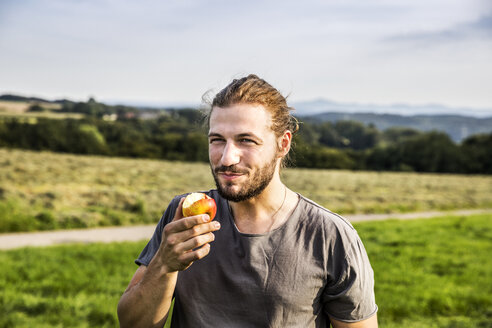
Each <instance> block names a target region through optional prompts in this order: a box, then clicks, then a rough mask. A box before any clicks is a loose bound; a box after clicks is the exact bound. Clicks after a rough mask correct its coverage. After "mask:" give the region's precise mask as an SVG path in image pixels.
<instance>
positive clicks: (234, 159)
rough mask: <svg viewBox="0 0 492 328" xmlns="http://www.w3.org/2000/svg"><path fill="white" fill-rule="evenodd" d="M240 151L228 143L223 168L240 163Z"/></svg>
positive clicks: (223, 156)
mask: <svg viewBox="0 0 492 328" xmlns="http://www.w3.org/2000/svg"><path fill="white" fill-rule="evenodd" d="M240 157H241V156H240V151H239V149H238V148H237V147H236V146H235V145H234V144H233V143H231V142H228V143H227V144H226V145H225V147H224V151H223V153H222V158H221V162H222V163H221V164H222V165H223V166H231V165H235V164H238V163H239V160H240Z"/></svg>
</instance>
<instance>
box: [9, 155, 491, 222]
mask: <svg viewBox="0 0 492 328" xmlns="http://www.w3.org/2000/svg"><path fill="white" fill-rule="evenodd" d="M282 175H283V180H284V181H285V183H286V184H287V185H288V186H289V187H290V188H292V189H293V190H295V191H298V192H300V193H301V194H303V195H304V196H306V197H308V198H310V199H312V200H314V201H316V202H318V203H319V204H321V205H323V206H325V207H326V208H329V209H331V210H332V211H335V212H338V213H341V214H347V213H389V212H413V211H425V210H449V209H462V208H492V176H467V175H449V174H448V175H444V174H417V173H378V172H351V171H334V170H307V169H286V170H284V172H283V173H282ZM210 188H214V183H213V179H212V177H211V174H210V169H209V167H208V165H207V164H205V163H180V162H166V161H158V160H146V159H123V158H110V157H96V156H77V155H68V154H54V153H48V152H41V153H38V152H29V151H20V150H6V149H0V232H6V231H31V230H46V229H58V228H83V227H95V226H109V225H128V224H137V223H150V222H156V221H157V220H158V219H159V218H160V216H161V213H162V212H163V211H164V210H165V208H166V206H167V204H168V202H169V201H170V200H171V199H172V198H173V197H174V196H175V195H178V194H182V193H186V192H190V191H196V190H208V189H210Z"/></svg>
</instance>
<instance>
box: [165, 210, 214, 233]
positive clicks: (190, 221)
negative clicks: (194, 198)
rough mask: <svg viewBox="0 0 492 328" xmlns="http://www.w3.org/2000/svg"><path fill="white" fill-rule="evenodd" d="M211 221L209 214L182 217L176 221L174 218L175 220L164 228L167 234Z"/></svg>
mask: <svg viewBox="0 0 492 328" xmlns="http://www.w3.org/2000/svg"><path fill="white" fill-rule="evenodd" d="M209 221H210V216H208V214H200V215H195V216H188V217H182V218H181V219H178V220H176V221H174V219H173V221H172V222H170V223H169V224H168V225H166V227H165V228H164V229H165V232H166V233H167V234H169V233H177V232H181V231H185V230H188V229H193V228H194V227H196V226H198V225H202V224H204V223H207V222H209Z"/></svg>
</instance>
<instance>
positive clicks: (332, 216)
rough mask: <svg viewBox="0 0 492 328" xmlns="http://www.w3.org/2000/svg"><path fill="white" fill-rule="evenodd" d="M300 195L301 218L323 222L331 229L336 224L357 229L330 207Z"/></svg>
mask: <svg viewBox="0 0 492 328" xmlns="http://www.w3.org/2000/svg"><path fill="white" fill-rule="evenodd" d="M298 195H299V205H298V206H299V213H300V219H301V220H306V221H308V222H311V223H317V224H323V225H325V226H326V227H328V228H329V229H331V228H333V227H334V226H335V227H337V228H339V229H343V230H353V231H355V229H354V227H353V226H352V224H351V223H350V222H349V221H348V220H347V219H346V218H344V217H343V216H341V215H340V214H337V213H335V212H332V211H330V210H329V209H327V208H325V207H323V206H321V205H320V204H318V203H316V202H315V201H313V200H311V199H309V198H307V197H305V196H303V195H301V194H298Z"/></svg>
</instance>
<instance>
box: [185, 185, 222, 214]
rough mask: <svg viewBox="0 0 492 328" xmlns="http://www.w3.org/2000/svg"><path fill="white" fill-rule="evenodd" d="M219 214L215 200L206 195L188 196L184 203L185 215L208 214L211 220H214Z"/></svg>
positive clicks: (194, 194)
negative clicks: (216, 214)
mask: <svg viewBox="0 0 492 328" xmlns="http://www.w3.org/2000/svg"><path fill="white" fill-rule="evenodd" d="M215 213H217V205H216V204H215V200H214V199H213V198H211V197H209V196H207V195H205V194H204V193H201V192H194V193H191V194H189V195H188V196H186V198H185V200H184V202H183V215H184V216H194V215H199V214H208V216H210V220H213V219H214V217H215Z"/></svg>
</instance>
